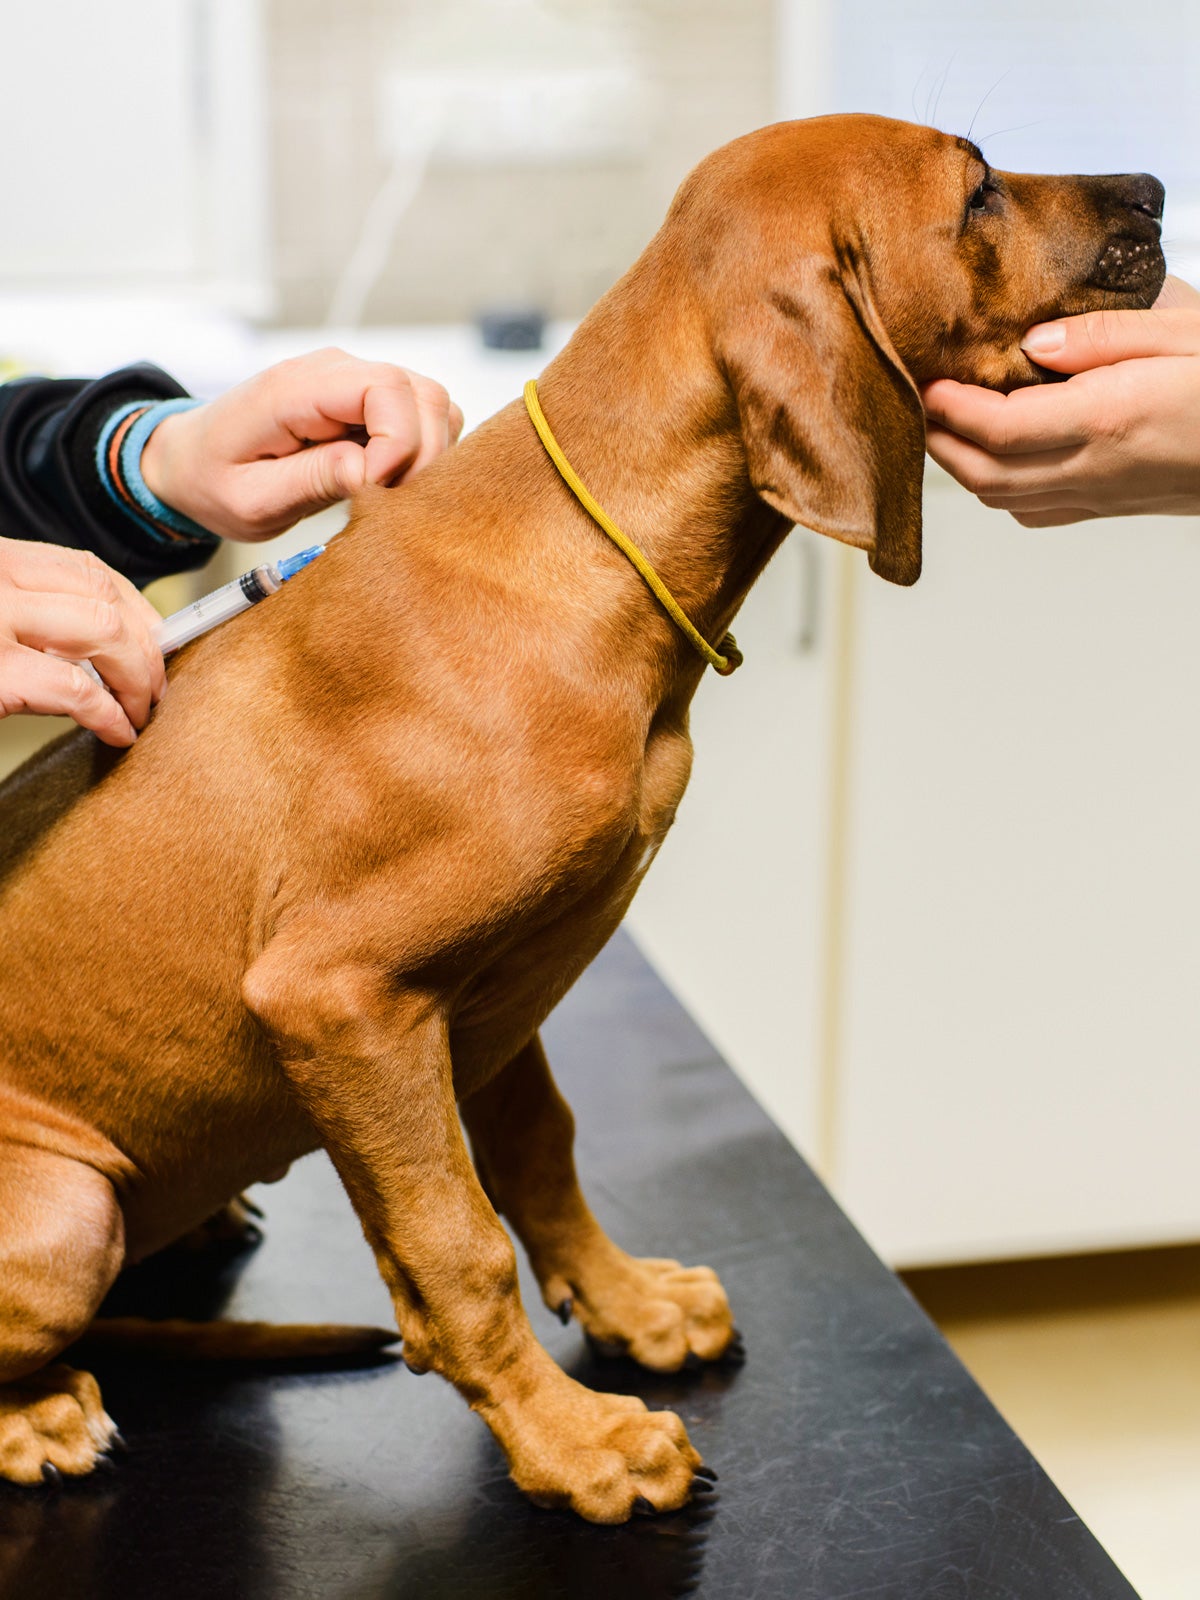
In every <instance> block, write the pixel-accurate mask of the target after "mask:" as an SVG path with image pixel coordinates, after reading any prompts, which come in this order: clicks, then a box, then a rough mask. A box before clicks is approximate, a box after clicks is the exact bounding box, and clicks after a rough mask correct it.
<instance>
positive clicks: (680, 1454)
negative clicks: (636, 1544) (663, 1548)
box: [489, 1374, 716, 1523]
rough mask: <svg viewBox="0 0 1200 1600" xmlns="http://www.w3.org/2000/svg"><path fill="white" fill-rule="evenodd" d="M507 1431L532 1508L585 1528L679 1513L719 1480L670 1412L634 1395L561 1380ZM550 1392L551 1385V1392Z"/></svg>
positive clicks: (515, 1469)
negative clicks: (559, 1513)
mask: <svg viewBox="0 0 1200 1600" xmlns="http://www.w3.org/2000/svg"><path fill="white" fill-rule="evenodd" d="M559 1376H560V1380H561V1381H559V1382H555V1384H554V1385H553V1391H554V1392H553V1393H547V1392H545V1390H543V1391H542V1392H541V1393H539V1394H538V1395H537V1396H536V1397H535V1399H534V1401H533V1402H532V1403H531V1404H529V1405H527V1406H523V1407H522V1408H521V1411H520V1413H518V1414H517V1416H516V1417H515V1418H513V1419H512V1420H511V1424H510V1425H509V1426H504V1425H503V1424H501V1425H497V1421H496V1420H492V1419H489V1420H492V1425H493V1427H495V1428H496V1431H497V1433H498V1434H499V1435H500V1437H501V1443H502V1444H504V1447H505V1449H506V1451H507V1453H508V1457H509V1464H510V1467H511V1470H512V1476H513V1481H514V1482H515V1483H516V1484H517V1486H518V1488H520V1489H522V1490H523V1491H524V1493H525V1494H527V1495H528V1496H529V1498H530V1499H531V1500H532V1501H533V1502H534V1504H535V1505H539V1506H544V1507H547V1508H562V1509H566V1510H571V1511H575V1512H577V1513H578V1514H579V1515H580V1516H581V1517H584V1518H586V1520H587V1521H588V1522H606V1523H612V1522H627V1521H628V1520H629V1518H630V1517H631V1516H634V1515H637V1514H647V1515H648V1514H649V1513H651V1512H655V1511H675V1510H678V1509H679V1507H681V1506H683V1505H686V1504H687V1502H688V1501H689V1500H690V1499H691V1498H692V1495H693V1494H694V1493H700V1492H704V1491H706V1490H708V1489H709V1488H711V1480H712V1479H713V1478H714V1477H715V1476H716V1475H715V1473H713V1472H711V1471H710V1470H709V1469H708V1468H706V1467H704V1465H703V1464H702V1462H701V1459H700V1456H699V1455H698V1454H697V1452H696V1451H695V1450H694V1449H693V1447H692V1444H691V1442H690V1440H689V1439H688V1436H687V1430H686V1429H685V1428H684V1426H683V1423H682V1422H681V1421H680V1420H679V1418H678V1417H677V1416H676V1415H675V1413H674V1412H673V1411H648V1410H647V1409H646V1406H645V1404H644V1403H643V1402H642V1401H641V1400H638V1399H635V1398H634V1397H633V1396H632V1395H618V1394H596V1393H594V1392H593V1391H592V1390H591V1389H585V1388H584V1387H583V1385H582V1384H578V1383H576V1382H575V1381H574V1380H573V1379H571V1378H568V1377H566V1375H565V1374H560V1375H559ZM547 1387H549V1386H547Z"/></svg>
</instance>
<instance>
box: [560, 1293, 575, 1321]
mask: <svg viewBox="0 0 1200 1600" xmlns="http://www.w3.org/2000/svg"><path fill="white" fill-rule="evenodd" d="M555 1309H556V1312H557V1315H558V1320H559V1321H560V1322H561V1323H562V1325H563V1327H564V1328H565V1327H566V1326H567V1324H568V1323H569V1322H570V1320H571V1312H572V1310H573V1309H574V1302H573V1301H572V1299H571V1296H570V1295H568V1296H567V1298H566V1299H565V1300H560V1301H559V1302H558V1305H557V1307H556V1308H555Z"/></svg>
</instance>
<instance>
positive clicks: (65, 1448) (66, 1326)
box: [0, 1142, 124, 1484]
mask: <svg viewBox="0 0 1200 1600" xmlns="http://www.w3.org/2000/svg"><path fill="white" fill-rule="evenodd" d="M123 1254H124V1226H123V1222H122V1218H121V1211H120V1207H119V1206H118V1205H117V1200H116V1196H115V1194H114V1193H113V1189H112V1185H111V1184H110V1183H109V1181H108V1179H107V1178H105V1177H103V1176H101V1174H100V1173H98V1172H97V1171H96V1170H95V1169H94V1168H92V1167H89V1166H86V1165H85V1164H84V1163H82V1162H79V1161H75V1160H73V1159H71V1158H70V1157H67V1156H62V1155H57V1154H55V1153H53V1152H51V1151H48V1150H41V1149H37V1148H34V1147H32V1146H29V1145H23V1144H15V1143H9V1142H4V1143H0V1479H7V1480H8V1481H9V1482H11V1483H26V1484H31V1483H40V1482H42V1481H43V1479H47V1480H53V1479H54V1478H56V1477H57V1476H58V1475H59V1474H60V1473H61V1474H66V1475H68V1476H81V1475H83V1474H85V1473H88V1472H90V1471H91V1470H92V1468H93V1467H94V1466H95V1465H96V1463H97V1461H98V1460H99V1459H100V1457H101V1456H102V1455H104V1453H105V1452H106V1451H107V1450H108V1448H109V1446H110V1445H111V1444H112V1442H113V1440H114V1438H115V1437H116V1427H115V1425H114V1424H113V1421H112V1419H111V1417H109V1416H108V1415H107V1414H106V1412H105V1410H104V1406H103V1404H102V1403H101V1399H100V1390H99V1387H98V1386H97V1384H96V1380H95V1379H94V1378H93V1377H92V1376H91V1374H90V1373H87V1372H76V1371H75V1370H74V1369H73V1368H71V1367H66V1366H63V1365H61V1364H54V1365H51V1363H53V1362H54V1358H55V1357H56V1356H57V1355H58V1354H59V1352H60V1351H61V1350H63V1349H65V1348H66V1346H67V1345H69V1344H70V1343H72V1341H73V1340H75V1339H77V1338H78V1337H79V1335H80V1334H81V1333H83V1331H84V1330H85V1329H86V1328H87V1326H88V1324H89V1323H90V1322H91V1320H92V1318H93V1317H94V1316H95V1314H96V1310H97V1308H98V1307H99V1304H100V1302H101V1300H102V1299H103V1298H104V1295H105V1293H106V1292H107V1290H108V1288H109V1285H110V1284H111V1283H112V1281H113V1279H114V1278H115V1277H116V1274H117V1271H118V1269H119V1267H120V1265H121V1259H122V1256H123Z"/></svg>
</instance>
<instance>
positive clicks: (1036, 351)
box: [1021, 322, 1067, 357]
mask: <svg viewBox="0 0 1200 1600" xmlns="http://www.w3.org/2000/svg"><path fill="white" fill-rule="evenodd" d="M1066 342H1067V325H1066V323H1065V322H1039V323H1038V325H1037V327H1036V328H1030V330H1029V332H1028V333H1027V334H1026V335H1025V337H1024V338H1023V339H1022V340H1021V349H1022V350H1024V352H1025V354H1026V355H1027V356H1034V357H1037V356H1052V355H1053V354H1054V352H1055V351H1056V350H1061V349H1062V347H1063V345H1065V344H1066Z"/></svg>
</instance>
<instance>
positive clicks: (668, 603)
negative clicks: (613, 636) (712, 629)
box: [525, 378, 742, 678]
mask: <svg viewBox="0 0 1200 1600" xmlns="http://www.w3.org/2000/svg"><path fill="white" fill-rule="evenodd" d="M525 409H526V411H528V413H529V420H530V421H531V422H532V423H533V425H534V427H535V428H536V429H537V434H538V438H539V439H540V440H541V441H542V443H543V444H544V445H545V447H546V454H547V455H548V456H549V457H550V459H551V461H553V463H554V465H555V466H556V467H557V468H558V472H559V476H560V477H561V478H562V480H563V482H564V483H565V484H566V486H567V488H568V489H570V491H571V493H572V494H573V495H574V496H575V498H576V500H578V501H579V504H580V505H581V506H582V507H583V509H584V510H585V511H586V512H587V514H588V516H589V517H591V519H592V521H593V522H595V523H596V524H597V526H599V527H600V528H602V529H603V530H604V532H605V533H606V534H607V535H608V537H609V538H610V539H611V540H612V542H613V543H614V544H615V545H616V547H617V549H618V550H620V551H621V552H622V554H624V555H625V556H627V557H628V559H629V560H630V561H631V562H632V563H633V565H634V566H635V567H636V568H637V570H638V572H639V573H640V574H641V576H642V578H643V580H644V581H645V584H646V587H647V588H648V589H649V590H650V592H651V594H653V595H654V597H655V599H656V600H657V601H658V603H659V604H660V605H661V606H662V608H663V610H664V611H665V612H666V613H667V615H668V616H669V617H670V619H671V621H672V622H673V623H674V624H675V626H676V627H677V628H678V629H679V631H680V632H681V633H682V634H683V636H684V638H685V639H687V641H688V643H689V644H690V645H691V646H692V648H693V649H694V650H696V651H698V652H699V654H700V655H702V656H703V657H704V659H705V661H707V662H708V664H709V666H710V667H714V668H715V669H716V671H718V672H719V673H720V674H721V676H722V677H723V678H725V677H728V676H729V674H730V673H731V672H734V671H736V669H737V668H738V667H740V666H741V664H742V653H741V651H740V650H739V649H738V647H737V643H736V641H735V639H734V637H733V635H732V634H731V633H727V634H726V635H725V637H724V638H723V639H722V640H721V650H723V651H724V654H723V655H722V654H721V653H720V652H719V651H717V650H714V649H713V647H712V645H710V644H709V642H708V640H707V639H706V638H705V637H704V635H703V634H702V633H700V632H699V630H698V629H697V628H695V627H694V626H693V625H692V622H691V620H690V619H689V618H688V617H687V616H686V615H685V613H684V611H683V608H682V606H680V604H679V602H678V601H677V600H676V599H675V596H674V595H673V594H672V593H671V591H670V590H669V589H668V588H667V586H666V584H665V583H664V582H663V581H662V579H661V578H660V577H659V575H658V573H657V572H655V570H654V568H653V567H652V566H651V565H650V563H649V561H647V559H646V557H645V556H644V555H643V554H642V552H641V551H640V550H639V549H638V547H637V545H636V544H634V542H633V540H632V539H627V538H626V537H625V535H624V534H623V533H622V532H621V530H620V528H618V527H617V525H616V523H615V522H614V521H613V520H612V518H611V517H609V516H608V515H607V513H606V512H605V511H604V510H603V509H602V508H601V507H600V506H599V505H597V503H596V501H595V500H593V499H592V497H591V495H590V494H589V493H588V491H587V489H586V488H585V486H584V484H583V481H582V479H581V478H580V477H579V475H578V474H577V473H576V471H575V469H574V468H573V467H572V465H571V463H570V462H569V461H568V460H567V458H566V456H565V455H564V454H563V452H562V448H561V446H560V445H559V443H558V440H557V439H556V438H555V437H554V435H553V433H551V431H550V424H549V423H548V422H547V421H546V414H545V412H544V411H543V410H542V406H541V401H540V400H539V399H538V392H537V380H536V379H535V378H530V380H529V382H528V383H527V384H526V385H525Z"/></svg>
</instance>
